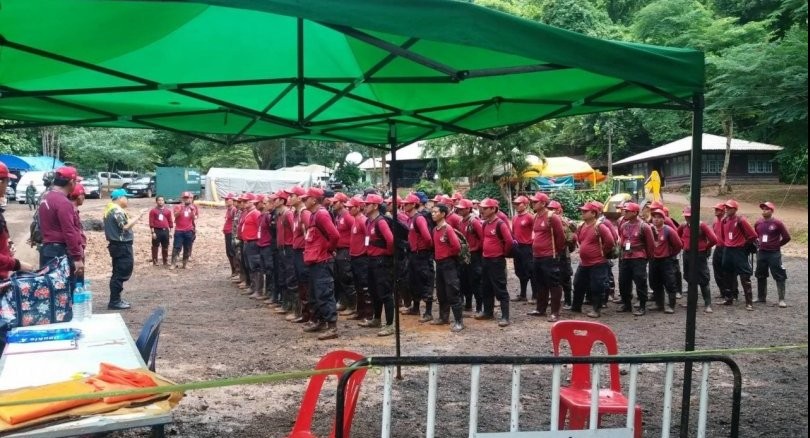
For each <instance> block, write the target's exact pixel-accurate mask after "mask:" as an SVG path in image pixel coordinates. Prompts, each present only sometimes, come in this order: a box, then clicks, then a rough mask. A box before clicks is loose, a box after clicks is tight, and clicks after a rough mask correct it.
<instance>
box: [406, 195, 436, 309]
mask: <svg viewBox="0 0 810 438" xmlns="http://www.w3.org/2000/svg"><path fill="white" fill-rule="evenodd" d="M403 209H404V210H405V213H407V214H408V217H409V221H408V246H409V248H410V252H409V254H408V269H409V272H410V283H411V288H410V289H411V297H410V298H411V307H410V308H409V309H405V310H403V311H402V314H403V315H419V302H420V301H424V302H425V313H424V314H422V317H421V318H420V319H419V322H428V321H430V320H432V319H433V284H434V279H435V276H436V273H435V270H434V266H433V237H432V235H431V231H432V230H431V229H430V228H431V225H433V219H432V217H431V215H430V213H429V212H427V211H425V210H424V208H423V207H422V201H421V199H419V197H418V196H416V195H415V194H413V193H411V194H409V195H408V196H406V197H405V199H404V202H403ZM429 217H430V218H431V219H430V220H428V218H429Z"/></svg>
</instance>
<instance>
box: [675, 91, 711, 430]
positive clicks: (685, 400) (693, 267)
mask: <svg viewBox="0 0 810 438" xmlns="http://www.w3.org/2000/svg"><path fill="white" fill-rule="evenodd" d="M703 105H704V102H703V94H702V93H695V94H694V96H693V97H692V169H691V171H692V175H691V180H690V186H689V187H690V189H689V191H690V194H689V195H690V196H689V198H690V199H689V203H690V207H691V209H692V216H691V217H690V218H689V252H688V253H686V254H685V256H686V257H687V259H688V260H689V271H688V272H686V275H687V278H688V279H689V282H688V289H687V293H686V297H687V298H686V300H687V301H686V303H687V304H686V345H685V347H684V350H686V351H693V350H694V349H695V325H696V313H697V299H698V296H697V294H698V290H697V289H698V284H697V280H698V263H697V262H698V237H700V236H699V234H700V189H701V162H702V156H701V155H702V149H703ZM704 366H705V365H704ZM691 395H692V362H690V361H687V362H686V363H685V364H684V372H683V397H682V401H681V428H680V429H681V431H680V436H681V438H687V437H688V436H689V403H690V398H691Z"/></svg>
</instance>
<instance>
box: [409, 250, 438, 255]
mask: <svg viewBox="0 0 810 438" xmlns="http://www.w3.org/2000/svg"><path fill="white" fill-rule="evenodd" d="M411 254H433V250H432V249H421V250H419V251H411Z"/></svg>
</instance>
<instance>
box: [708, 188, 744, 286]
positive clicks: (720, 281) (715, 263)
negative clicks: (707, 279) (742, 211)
mask: <svg viewBox="0 0 810 438" xmlns="http://www.w3.org/2000/svg"><path fill="white" fill-rule="evenodd" d="M725 217H726V204H725V202H720V203H718V204H717V205H715V206H714V222H712V231H714V235H715V236H716V237H717V244H716V245H715V247H714V252H713V253H712V273H713V275H714V281H715V283H716V284H717V288H718V289H719V290H720V296H719V297H718V298H722V299H723V300H725V298H726V297H727V296H731V297H732V298H733V299H734V300H736V299H737V298H738V297H739V295H740V287H739V283H738V282H737V276H736V275H732V276H729V275H726V273H725V272H723V255H724V254H725V245H724V244H723V218H725Z"/></svg>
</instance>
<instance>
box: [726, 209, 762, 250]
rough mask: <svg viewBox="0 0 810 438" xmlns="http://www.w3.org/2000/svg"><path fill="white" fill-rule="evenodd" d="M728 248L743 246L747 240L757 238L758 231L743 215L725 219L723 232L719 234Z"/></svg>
mask: <svg viewBox="0 0 810 438" xmlns="http://www.w3.org/2000/svg"><path fill="white" fill-rule="evenodd" d="M718 238H720V239H721V240H722V241H723V246H725V247H726V248H742V247H744V246H745V242H747V241H749V240H754V239H756V238H757V232H756V231H754V228H753V227H752V226H751V224H749V223H748V221H747V220H745V218H744V217H742V216H737V215H736V214H735V215H734V216H728V217H726V218H724V219H723V234H722V236H718Z"/></svg>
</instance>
